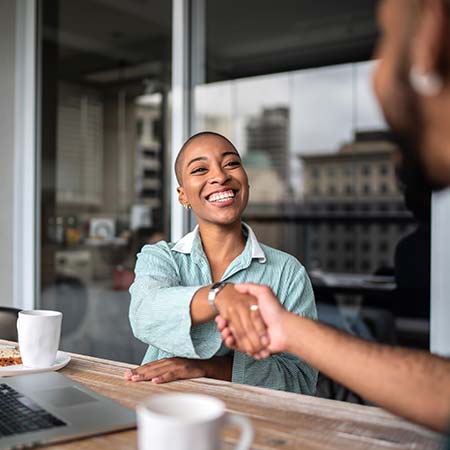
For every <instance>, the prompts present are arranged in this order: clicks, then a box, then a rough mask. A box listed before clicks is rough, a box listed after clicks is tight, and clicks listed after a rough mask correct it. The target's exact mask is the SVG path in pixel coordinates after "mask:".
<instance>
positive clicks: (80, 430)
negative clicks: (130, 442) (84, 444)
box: [0, 372, 136, 450]
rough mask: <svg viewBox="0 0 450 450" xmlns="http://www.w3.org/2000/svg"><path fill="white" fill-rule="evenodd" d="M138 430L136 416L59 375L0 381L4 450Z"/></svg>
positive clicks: (0, 448) (0, 431)
mask: <svg viewBox="0 0 450 450" xmlns="http://www.w3.org/2000/svg"><path fill="white" fill-rule="evenodd" d="M135 426H136V416H135V413H134V411H131V410H129V409H127V408H124V407H123V406H121V405H119V404H118V403H116V402H114V401H113V400H110V399H108V398H106V397H102V396H101V395H98V394H96V393H95V392H93V391H91V390H90V389H88V388H86V387H84V386H83V385H81V384H80V383H77V382H76V381H72V380H70V379H69V378H66V377H64V376H63V375H60V374H58V373H55V372H47V373H39V374H33V375H22V376H18V377H11V378H0V450H5V449H17V448H24V447H29V446H35V445H43V444H49V443H53V442H59V441H65V440H71V439H76V438H81V437H85V436H91V435H96V434H102V433H107V432H110V431H117V430H124V429H129V428H134V427H135Z"/></svg>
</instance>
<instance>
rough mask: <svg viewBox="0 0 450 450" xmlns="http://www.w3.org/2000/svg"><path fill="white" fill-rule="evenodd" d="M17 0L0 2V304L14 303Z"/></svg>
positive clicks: (9, 304)
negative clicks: (13, 237)
mask: <svg viewBox="0 0 450 450" xmlns="http://www.w3.org/2000/svg"><path fill="white" fill-rule="evenodd" d="M15 24H16V2H15V1H13V0H8V1H1V2H0V61H1V64H0V306H11V305H12V304H13V239H12V236H13V218H14V214H13V205H14V190H13V182H14V179H13V174H14V147H15V141H14V125H15V124H14V109H15V108H14V102H15V98H14V89H15V85H14V77H15V33H16V30H15Z"/></svg>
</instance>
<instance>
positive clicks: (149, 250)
mask: <svg viewBox="0 0 450 450" xmlns="http://www.w3.org/2000/svg"><path fill="white" fill-rule="evenodd" d="M201 287H202V286H200V285H196V286H181V280H180V274H179V270H178V267H177V265H176V262H175V261H174V259H173V257H172V254H171V250H170V248H169V246H168V245H167V243H165V242H159V243H158V244H154V245H146V246H144V247H143V249H142V251H141V253H139V254H138V256H137V262H136V268H135V280H134V282H133V284H132V285H131V287H130V294H131V303H130V311H129V318H130V324H131V328H132V330H133V333H134V335H135V337H136V338H138V339H139V340H141V341H142V342H145V343H147V344H149V345H151V346H153V347H156V348H158V349H160V350H162V351H163V352H165V353H168V354H173V355H177V356H180V357H185V358H210V357H211V356H212V355H214V353H215V352H216V351H217V350H218V348H219V347H220V335H219V336H216V335H217V332H216V329H215V326H214V323H208V324H203V325H200V326H198V327H192V321H191V312H190V305H191V301H192V298H193V297H194V295H195V293H196V292H197V291H198V290H199V289H200V288H201ZM208 335H209V336H210V337H211V338H212V339H204V338H206V337H207V336H208ZM216 341H217V342H216Z"/></svg>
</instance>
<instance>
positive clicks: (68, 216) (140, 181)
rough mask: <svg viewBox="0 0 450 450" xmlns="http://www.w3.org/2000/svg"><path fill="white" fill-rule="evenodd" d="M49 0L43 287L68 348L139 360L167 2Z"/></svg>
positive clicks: (157, 191) (161, 170)
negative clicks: (143, 251) (141, 256)
mask: <svg viewBox="0 0 450 450" xmlns="http://www.w3.org/2000/svg"><path fill="white" fill-rule="evenodd" d="M41 3H42V23H41V24H40V27H41V29H42V33H41V34H42V50H43V55H42V58H43V61H42V67H41V70H42V74H41V75H42V80H43V82H42V85H43V92H42V104H41V118H42V133H41V134H42V142H41V148H42V180H43V188H42V197H41V204H42V226H41V229H42V232H43V233H42V243H41V255H42V277H41V281H42V295H41V301H40V304H41V306H42V307H43V308H48V309H57V310H60V311H62V312H63V314H64V320H63V329H62V341H61V345H62V348H63V349H64V350H69V351H70V350H72V351H76V352H80V353H86V354H91V355H96V356H100V357H104V358H112V359H115V360H124V361H130V362H136V363H137V362H139V361H140V360H141V357H142V353H143V351H144V349H145V345H143V344H142V343H140V342H139V341H137V340H136V339H135V338H134V337H133V336H132V333H131V330H130V328H129V324H128V304H129V295H128V287H129V285H130V283H131V282H132V280H133V268H134V264H135V256H136V252H137V251H138V249H139V248H140V247H141V246H142V245H143V244H145V243H146V242H154V241H157V240H160V239H161V238H163V237H167V230H168V225H169V223H168V217H169V215H168V207H169V205H168V204H167V201H166V198H167V197H168V194H167V193H166V188H165V186H166V185H168V182H167V177H166V175H165V170H166V154H167V133H168V130H169V124H168V120H167V119H168V94H169V90H170V64H171V52H170V48H171V47H170V46H171V7H170V2H164V1H159V0H145V1H143V2H140V3H139V5H136V4H133V3H132V2H98V1H95V0H80V1H77V2H64V1H59V0H45V1H43V2H41Z"/></svg>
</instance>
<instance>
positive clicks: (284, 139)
mask: <svg viewBox="0 0 450 450" xmlns="http://www.w3.org/2000/svg"><path fill="white" fill-rule="evenodd" d="M246 134H247V151H248V152H252V151H257V152H265V153H266V154H267V155H268V156H269V158H270V160H271V162H272V166H273V168H274V169H275V170H276V171H277V172H278V174H279V176H280V177H281V179H282V180H289V179H290V176H289V108H287V107H285V106H282V107H277V108H267V109H264V110H263V111H262V113H261V114H260V115H259V116H256V117H253V118H252V119H251V120H250V121H249V123H248V124H247V127H246Z"/></svg>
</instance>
